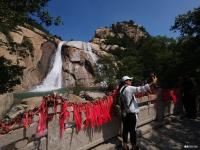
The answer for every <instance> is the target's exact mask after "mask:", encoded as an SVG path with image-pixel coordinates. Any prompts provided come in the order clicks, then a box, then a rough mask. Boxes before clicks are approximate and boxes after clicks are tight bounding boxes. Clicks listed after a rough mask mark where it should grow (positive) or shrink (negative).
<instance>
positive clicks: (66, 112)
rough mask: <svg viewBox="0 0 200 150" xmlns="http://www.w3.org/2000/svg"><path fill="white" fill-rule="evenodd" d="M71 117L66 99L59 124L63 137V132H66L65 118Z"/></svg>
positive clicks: (62, 106)
mask: <svg viewBox="0 0 200 150" xmlns="http://www.w3.org/2000/svg"><path fill="white" fill-rule="evenodd" d="M69 118H70V113H69V111H68V110H67V102H66V101H64V102H62V105H61V113H60V117H59V125H60V137H61V138H62V136H63V132H64V128H65V120H67V121H68V120H69Z"/></svg>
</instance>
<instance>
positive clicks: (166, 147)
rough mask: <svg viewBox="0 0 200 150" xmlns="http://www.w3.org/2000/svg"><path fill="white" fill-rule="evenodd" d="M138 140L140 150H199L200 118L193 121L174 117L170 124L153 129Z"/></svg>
mask: <svg viewBox="0 0 200 150" xmlns="http://www.w3.org/2000/svg"><path fill="white" fill-rule="evenodd" d="M139 140H140V146H141V149H148V150H177V149H189V148H191V149H200V117H198V118H197V119H195V120H192V119H187V118H184V119H180V118H178V117H175V118H174V119H173V120H172V122H171V123H170V124H167V125H165V126H162V127H161V128H158V129H153V130H152V131H151V132H149V133H147V134H145V135H143V136H142V137H141V138H140V139H139Z"/></svg>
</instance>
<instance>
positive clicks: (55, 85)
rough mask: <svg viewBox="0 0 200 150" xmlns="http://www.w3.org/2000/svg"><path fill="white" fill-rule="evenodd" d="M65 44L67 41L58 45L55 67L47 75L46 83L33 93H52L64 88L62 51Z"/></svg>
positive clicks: (37, 87) (36, 88)
mask: <svg viewBox="0 0 200 150" xmlns="http://www.w3.org/2000/svg"><path fill="white" fill-rule="evenodd" d="M65 43H66V42H65V41H61V42H60V43H59V44H58V47H57V51H56V54H55V58H54V62H53V67H52V69H51V71H50V72H49V73H48V74H47V76H46V78H45V79H44V81H43V82H42V84H41V85H38V86H36V87H35V88H34V89H33V90H32V92H40V91H51V90H55V89H59V88H61V87H62V57H61V49H62V45H63V44H65Z"/></svg>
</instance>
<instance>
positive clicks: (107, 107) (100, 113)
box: [0, 92, 116, 137]
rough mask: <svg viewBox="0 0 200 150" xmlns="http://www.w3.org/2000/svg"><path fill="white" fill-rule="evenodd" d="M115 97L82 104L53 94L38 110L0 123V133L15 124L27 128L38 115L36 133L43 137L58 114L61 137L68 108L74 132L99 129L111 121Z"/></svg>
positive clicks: (66, 119) (10, 128) (45, 99)
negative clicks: (89, 128)
mask: <svg viewBox="0 0 200 150" xmlns="http://www.w3.org/2000/svg"><path fill="white" fill-rule="evenodd" d="M115 96H116V93H114V92H113V93H112V95H110V96H107V97H105V98H103V99H99V100H95V101H93V102H84V103H73V102H69V101H67V100H66V99H63V98H62V97H61V96H58V95H55V94H52V95H50V96H44V97H43V100H42V102H41V104H40V106H39V108H35V109H34V110H29V111H27V112H24V113H23V114H20V115H19V116H17V117H16V118H14V119H12V120H11V121H8V122H7V121H0V131H1V133H8V132H9V131H10V130H12V127H13V126H14V125H16V124H18V125H23V126H24V128H28V127H29V125H30V124H31V123H32V121H33V117H34V115H39V121H38V127H37V132H38V134H39V135H43V134H44V132H45V130H46V129H47V123H48V121H49V120H51V119H52V118H53V115H54V114H59V125H60V136H61V137H62V135H63V132H64V129H65V123H67V122H68V120H69V118H70V112H69V107H71V108H73V118H74V123H75V125H76V131H80V130H81V129H82V128H87V127H91V128H93V127H94V126H97V127H99V126H101V125H102V124H103V123H106V122H108V121H110V120H111V109H112V104H113V99H114V97H115ZM58 105H60V106H61V110H60V112H57V106H58ZM49 107H53V108H54V113H53V115H52V114H49V113H48V109H49ZM84 115H85V120H83V116H84ZM2 131H3V132H2Z"/></svg>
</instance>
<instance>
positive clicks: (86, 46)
mask: <svg viewBox="0 0 200 150" xmlns="http://www.w3.org/2000/svg"><path fill="white" fill-rule="evenodd" d="M83 50H84V51H85V53H86V54H88V55H89V57H91V58H92V61H93V63H94V64H95V63H96V62H97V60H98V57H97V55H96V54H95V53H93V51H92V46H91V43H89V42H87V43H85V42H83Z"/></svg>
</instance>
